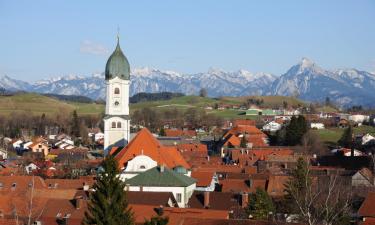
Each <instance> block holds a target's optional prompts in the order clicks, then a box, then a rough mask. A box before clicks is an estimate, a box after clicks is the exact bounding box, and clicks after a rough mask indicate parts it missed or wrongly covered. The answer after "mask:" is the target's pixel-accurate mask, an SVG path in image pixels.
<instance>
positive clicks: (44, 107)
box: [0, 94, 104, 115]
mask: <svg viewBox="0 0 375 225" xmlns="http://www.w3.org/2000/svg"><path fill="white" fill-rule="evenodd" d="M73 110H77V112H78V114H98V113H101V112H102V111H103V110H104V105H100V104H95V103H76V102H64V101H60V100H57V99H54V98H51V97H46V96H43V95H38V94H17V95H13V96H1V97H0V115H10V114H14V113H31V114H34V115H40V114H43V113H45V114H46V115H55V114H57V113H58V112H71V111H73Z"/></svg>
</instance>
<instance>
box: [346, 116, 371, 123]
mask: <svg viewBox="0 0 375 225" xmlns="http://www.w3.org/2000/svg"><path fill="white" fill-rule="evenodd" d="M369 119H370V116H367V115H361V114H354V115H350V116H349V120H350V121H353V122H355V123H363V122H367V121H369Z"/></svg>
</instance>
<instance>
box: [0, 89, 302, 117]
mask: <svg viewBox="0 0 375 225" xmlns="http://www.w3.org/2000/svg"><path fill="white" fill-rule="evenodd" d="M248 98H252V99H263V104H262V107H269V108H273V107H276V106H282V104H283V102H284V101H285V102H287V103H288V105H289V106H297V105H306V104H305V103H304V102H303V101H301V100H299V99H296V98H293V97H283V96H260V97H259V96H248V97H221V98H204V97H199V96H182V97H177V98H173V99H170V100H162V101H148V102H140V103H136V104H131V105H130V113H133V112H134V111H135V110H139V109H142V108H145V107H149V108H152V109H154V110H157V111H160V112H163V111H165V110H169V109H171V108H176V109H178V110H180V111H185V110H187V109H189V108H200V109H204V108H205V107H206V106H211V107H213V106H214V105H215V104H218V105H220V104H226V105H231V104H233V105H241V104H243V103H244V102H246V100H247V99H248ZM73 110H77V112H78V114H81V115H95V114H100V113H102V112H104V105H103V104H96V103H78V102H69V101H61V100H58V99H55V98H52V97H47V96H43V95H38V94H17V95H13V96H0V115H9V114H11V113H15V112H26V113H32V114H42V113H45V114H47V115H53V114H56V113H58V112H71V111H73ZM206 112H207V113H210V114H211V113H212V114H214V115H217V116H220V117H222V118H226V119H231V118H248V119H256V117H254V116H246V115H244V111H241V110H234V109H225V110H214V109H213V110H206Z"/></svg>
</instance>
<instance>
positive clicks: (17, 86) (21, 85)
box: [0, 75, 31, 91]
mask: <svg viewBox="0 0 375 225" xmlns="http://www.w3.org/2000/svg"><path fill="white" fill-rule="evenodd" d="M30 87H31V85H30V84H29V83H27V82H24V81H20V80H15V79H12V78H10V77H8V76H7V75H2V76H0V88H3V89H5V90H7V91H22V90H28V89H29V88H30Z"/></svg>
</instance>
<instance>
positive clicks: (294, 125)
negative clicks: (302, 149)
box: [285, 116, 308, 146]
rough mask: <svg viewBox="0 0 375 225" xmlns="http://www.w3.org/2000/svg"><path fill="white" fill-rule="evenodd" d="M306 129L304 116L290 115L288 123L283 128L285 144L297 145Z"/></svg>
mask: <svg viewBox="0 0 375 225" xmlns="http://www.w3.org/2000/svg"><path fill="white" fill-rule="evenodd" d="M307 131H308V127H307V123H306V120H305V117H303V116H298V117H295V116H292V118H291V120H290V123H289V124H288V126H287V127H286V130H285V144H286V145H291V146H294V145H297V144H300V143H301V139H302V137H303V135H304V134H305V133H306V132H307Z"/></svg>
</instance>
